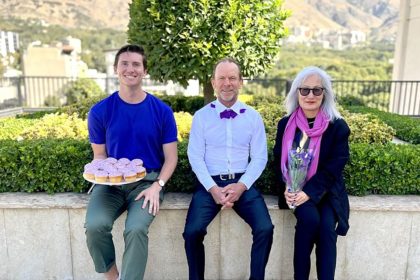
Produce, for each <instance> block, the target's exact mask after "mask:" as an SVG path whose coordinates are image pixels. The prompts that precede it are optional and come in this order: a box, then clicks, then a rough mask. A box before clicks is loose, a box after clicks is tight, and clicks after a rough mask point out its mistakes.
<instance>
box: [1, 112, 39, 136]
mask: <svg viewBox="0 0 420 280" xmlns="http://www.w3.org/2000/svg"><path fill="white" fill-rule="evenodd" d="M37 121H38V120H36V119H15V118H13V117H10V118H3V119H0V140H6V139H13V140H16V139H18V137H19V135H20V134H22V132H23V131H24V130H25V129H26V128H28V127H32V126H33V125H34V124H35V123H37Z"/></svg>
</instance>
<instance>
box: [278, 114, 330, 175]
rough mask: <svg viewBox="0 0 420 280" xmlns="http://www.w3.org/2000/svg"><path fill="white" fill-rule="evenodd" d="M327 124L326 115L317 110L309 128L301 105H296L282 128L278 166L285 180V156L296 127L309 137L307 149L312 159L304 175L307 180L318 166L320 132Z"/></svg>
mask: <svg viewBox="0 0 420 280" xmlns="http://www.w3.org/2000/svg"><path fill="white" fill-rule="evenodd" d="M328 124H329V119H328V116H327V115H326V114H325V113H324V111H322V110H319V111H318V114H317V115H316V117H315V123H314V126H313V127H312V128H309V124H308V120H307V119H306V116H305V114H304V113H303V110H302V108H301V107H298V109H297V110H296V111H294V112H293V113H292V115H291V116H290V118H289V120H288V122H287V124H286V128H285V130H284V134H283V139H282V149H281V163H280V167H281V172H282V173H283V177H284V178H285V179H286V182H287V181H288V180H289V175H288V172H287V158H288V153H289V150H290V149H291V148H292V144H293V139H294V138H295V133H296V127H298V128H299V129H300V130H301V131H304V132H305V133H306V134H307V135H308V137H309V138H310V141H309V150H310V151H312V161H311V163H310V165H309V170H308V174H307V175H306V181H308V180H309V179H310V178H311V177H312V176H313V175H314V174H315V172H316V169H317V167H318V160H319V149H320V147H321V138H322V134H323V133H324V131H325V130H326V129H327V127H328Z"/></svg>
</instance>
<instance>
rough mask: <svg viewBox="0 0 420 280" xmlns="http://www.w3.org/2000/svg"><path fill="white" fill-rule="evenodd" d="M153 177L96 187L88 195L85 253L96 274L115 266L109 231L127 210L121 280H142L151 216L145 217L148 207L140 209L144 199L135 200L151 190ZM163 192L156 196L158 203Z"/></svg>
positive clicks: (147, 214) (152, 174)
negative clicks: (90, 260) (130, 182)
mask: <svg viewBox="0 0 420 280" xmlns="http://www.w3.org/2000/svg"><path fill="white" fill-rule="evenodd" d="M157 176H158V174H157V173H150V174H147V176H146V177H145V178H144V179H143V180H141V181H139V182H135V183H132V184H127V185H122V186H107V185H96V186H95V187H94V188H93V190H92V193H91V195H90V196H91V197H90V200H89V204H88V206H87V213H86V222H85V229H86V242H87V246H88V249H89V253H90V255H91V256H92V259H93V262H94V264H95V270H96V272H99V273H105V272H107V271H108V270H109V269H110V268H111V267H112V266H113V265H114V263H115V247H114V243H113V241H112V233H111V231H112V227H113V225H114V222H115V220H116V219H117V218H118V217H119V216H120V215H121V214H122V213H124V211H126V210H127V219H126V221H125V229H124V243H125V249H124V255H123V259H122V267H121V272H120V275H121V279H123V280H139V279H143V276H144V271H145V269H146V263H147V254H148V241H149V238H148V236H147V234H148V232H149V226H150V224H151V223H152V221H153V219H154V216H153V215H152V214H149V205H147V207H146V208H144V209H142V208H141V207H142V205H143V201H144V198H142V199H141V200H138V201H135V198H136V196H137V195H138V194H139V193H140V192H141V191H143V190H145V189H147V188H148V187H150V186H151V184H152V183H153V181H154V179H155V178H156V177H157ZM162 200H163V192H162V191H161V192H160V202H162Z"/></svg>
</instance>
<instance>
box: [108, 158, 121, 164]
mask: <svg viewBox="0 0 420 280" xmlns="http://www.w3.org/2000/svg"><path fill="white" fill-rule="evenodd" d="M105 161H106V162H107V163H110V164H116V163H117V161H118V160H117V159H116V158H113V157H108V158H107V159H106V160H105Z"/></svg>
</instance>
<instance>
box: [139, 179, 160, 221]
mask: <svg viewBox="0 0 420 280" xmlns="http://www.w3.org/2000/svg"><path fill="white" fill-rule="evenodd" d="M161 189H162V187H161V186H159V184H158V183H157V182H154V183H153V184H152V185H151V186H150V187H149V188H147V189H145V190H144V191H142V192H141V193H139V194H138V195H137V197H136V199H135V200H139V199H141V198H142V197H144V202H143V206H142V207H141V208H143V209H144V208H146V206H147V203H149V214H152V215H153V216H156V215H157V214H158V213H159V193H160V191H161Z"/></svg>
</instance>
